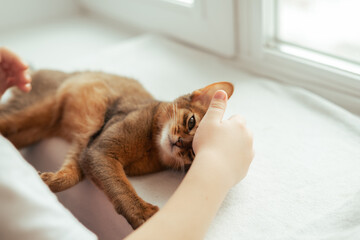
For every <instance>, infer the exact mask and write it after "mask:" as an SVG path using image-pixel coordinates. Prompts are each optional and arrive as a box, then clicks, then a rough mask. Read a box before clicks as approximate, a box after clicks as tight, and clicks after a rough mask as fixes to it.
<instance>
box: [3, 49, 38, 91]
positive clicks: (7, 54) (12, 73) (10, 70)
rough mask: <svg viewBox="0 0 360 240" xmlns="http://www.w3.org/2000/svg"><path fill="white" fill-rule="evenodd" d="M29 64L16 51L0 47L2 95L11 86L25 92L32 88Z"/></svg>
mask: <svg viewBox="0 0 360 240" xmlns="http://www.w3.org/2000/svg"><path fill="white" fill-rule="evenodd" d="M27 69H28V66H27V65H26V64H25V63H24V62H23V61H22V60H21V59H20V58H19V57H18V56H16V54H15V53H13V52H11V51H10V50H8V49H6V48H2V47H0V97H1V95H2V94H3V93H4V92H5V91H6V89H8V88H9V87H11V86H17V87H18V88H19V89H21V90H22V91H24V92H29V91H30V90H31V84H30V82H31V77H30V75H29V74H28V73H27V71H26V70H27Z"/></svg>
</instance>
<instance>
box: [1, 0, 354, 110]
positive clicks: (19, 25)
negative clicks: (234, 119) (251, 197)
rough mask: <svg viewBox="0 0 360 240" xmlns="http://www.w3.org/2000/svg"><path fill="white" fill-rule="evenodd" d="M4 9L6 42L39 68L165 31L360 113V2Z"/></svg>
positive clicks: (73, 2)
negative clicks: (359, 104) (144, 35)
mask: <svg viewBox="0 0 360 240" xmlns="http://www.w3.org/2000/svg"><path fill="white" fill-rule="evenodd" d="M0 5H1V8H0V45H3V46H8V47H9V48H11V49H13V50H14V51H15V52H17V53H18V54H19V55H21V56H22V57H23V58H24V59H26V60H27V61H28V62H29V63H30V64H31V65H33V66H34V67H36V68H61V67H62V66H63V65H64V64H65V63H67V64H69V63H71V61H72V60H75V59H80V58H91V57H94V56H95V55H96V54H97V53H99V52H101V51H104V50H106V49H111V48H112V47H114V46H116V45H118V44H121V43H122V42H124V41H125V40H129V39H131V38H134V37H137V36H140V35H142V34H148V33H151V34H159V35H161V36H164V37H167V38H171V39H172V40H174V41H177V42H180V43H182V44H184V45H186V46H189V47H191V48H195V49H198V50H201V51H203V52H206V53H208V54H211V55H214V56H216V57H218V58H219V59H221V60H224V61H226V62H230V63H232V64H233V65H236V67H238V68H241V69H243V70H245V71H249V72H252V73H254V74H257V75H261V76H266V77H269V78H271V79H273V80H277V81H281V82H284V83H290V84H292V85H296V86H300V87H303V88H306V89H308V90H311V91H312V92H315V93H316V94H318V95H320V96H322V97H325V98H327V99H329V100H331V101H332V102H335V103H336V104H339V105H341V106H342V107H345V108H346V109H348V110H350V111H352V112H354V113H360V109H359V108H358V107H356V106H355V105H358V103H359V98H360V93H359V92H360V65H359V63H360V28H359V27H358V26H357V25H358V23H359V22H360V15H359V14H357V13H358V9H360V2H359V1H357V0H269V1H265V0H252V1H251V0H224V1H216V0H104V1H96V0H52V1H45V0H32V1H26V0H14V1H5V0H0ZM275 62H276V64H274V63H275Z"/></svg>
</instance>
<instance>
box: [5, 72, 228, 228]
mask: <svg viewBox="0 0 360 240" xmlns="http://www.w3.org/2000/svg"><path fill="white" fill-rule="evenodd" d="M32 79H33V82H32V85H33V89H32V91H31V92H30V93H28V94H24V93H22V92H21V91H19V90H17V89H14V91H13V97H12V98H11V99H9V101H8V102H7V103H5V104H2V105H0V132H1V133H2V134H3V135H4V136H5V137H7V138H8V139H9V140H10V141H11V142H12V143H13V144H14V145H15V146H16V147H17V148H22V147H25V146H28V145H30V144H33V143H35V142H37V141H39V140H42V139H44V138H49V137H55V136H56V137H61V138H63V139H65V140H67V141H68V142H70V143H71V147H70V150H69V152H68V153H67V155H66V158H65V161H64V163H63V165H62V167H61V169H60V170H59V171H57V172H55V173H53V172H44V173H41V174H40V176H41V178H42V179H43V181H44V182H45V183H46V184H47V185H48V186H49V188H50V189H51V190H52V191H53V192H59V191H63V190H65V189H67V188H70V187H72V186H74V185H75V184H77V183H78V182H79V181H81V180H82V179H83V178H84V176H87V177H89V178H90V179H91V180H92V181H93V182H94V183H95V184H96V185H97V186H98V187H99V188H101V189H102V190H103V191H104V192H105V194H106V195H107V197H108V198H109V200H110V201H111V202H112V204H113V205H114V207H115V209H116V211H117V212H118V213H119V214H122V215H123V216H124V217H125V218H126V219H127V220H128V222H129V223H130V224H131V226H132V227H133V228H137V227H139V226H140V225H141V224H142V223H144V222H145V221H146V220H147V219H148V218H149V217H151V216H152V215H153V214H154V213H155V212H156V211H158V207H156V206H153V205H151V204H149V203H147V202H145V201H144V200H142V199H141V198H140V197H139V196H138V195H137V194H136V192H135V190H134V188H133V187H132V186H131V184H130V182H129V180H128V179H127V176H137V175H143V174H148V173H153V172H157V171H161V170H163V169H167V168H172V169H179V170H183V169H185V168H187V167H189V166H190V164H191V163H192V161H193V160H194V157H195V156H194V152H193V150H192V140H193V136H194V134H195V131H196V129H197V127H198V124H199V122H200V120H201V119H202V117H203V116H204V114H205V112H206V110H207V108H208V106H209V103H210V100H211V97H212V96H213V94H214V93H215V91H217V90H219V89H223V90H225V91H226V92H227V94H228V96H229V97H230V96H231V95H232V93H233V85H232V84H231V83H228V82H219V83H214V84H211V85H209V86H207V87H205V88H203V89H199V90H196V91H194V92H193V93H191V94H187V95H184V96H181V97H179V98H177V99H175V101H173V102H160V101H157V100H155V99H154V98H153V97H152V96H151V95H150V94H149V93H148V92H147V91H146V90H145V89H144V88H143V87H142V86H141V85H140V84H139V83H138V82H137V81H135V80H132V79H128V78H124V77H119V76H115V75H111V74H105V73H99V72H79V73H72V74H67V73H62V72H58V71H49V70H41V71H38V72H35V73H34V74H33V75H32Z"/></svg>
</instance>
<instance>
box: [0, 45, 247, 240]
mask: <svg viewBox="0 0 360 240" xmlns="http://www.w3.org/2000/svg"><path fill="white" fill-rule="evenodd" d="M27 68H28V67H27V65H26V64H24V63H23V62H22V61H21V59H20V58H19V57H18V56H16V55H15V54H14V53H12V52H11V51H10V50H8V49H6V48H1V47H0V98H1V96H2V94H3V93H4V92H5V91H6V89H8V88H9V87H11V86H17V87H18V88H19V89H21V90H23V91H25V92H28V91H30V90H31V84H30V83H31V78H30V76H29V75H28V74H27V72H26V70H27ZM226 103H227V95H226V93H225V92H224V91H221V90H220V91H217V92H216V93H215V95H214V97H213V99H212V102H211V104H210V107H209V109H208V111H207V113H206V115H205V116H204V118H203V119H202V121H201V123H200V125H199V128H198V129H197V132H196V134H195V137H194V140H193V149H194V152H195V153H196V158H195V160H194V162H193V164H192V167H191V168H190V170H189V171H188V173H187V175H186V177H185V178H184V180H183V181H182V183H181V184H180V186H179V187H178V189H177V190H176V192H175V193H174V194H173V196H172V197H171V198H170V200H169V201H168V202H167V203H166V205H165V206H164V207H163V208H162V209H161V210H160V211H159V212H158V213H156V214H155V215H154V216H153V217H152V218H150V219H149V220H148V221H147V222H146V223H145V224H143V225H142V226H141V227H140V228H138V229H137V230H136V231H134V232H133V233H132V234H130V235H129V236H128V237H127V238H126V239H129V240H136V239H175V240H176V239H203V238H204V236H205V233H206V231H207V229H208V227H209V225H210V223H211V221H212V219H213V218H214V216H215V214H216V212H217V211H218V209H219V207H220V205H221V203H222V201H223V200H224V198H225V196H226V194H227V192H228V191H229V189H230V188H231V187H233V186H234V185H235V184H237V183H238V182H240V181H241V180H242V179H243V178H244V177H245V176H246V174H247V171H248V169H249V166H250V164H251V161H252V159H253V157H254V152H253V140H252V134H251V133H250V132H249V130H248V129H247V128H246V126H245V122H244V120H243V119H242V118H241V117H240V116H239V115H235V116H232V117H231V118H230V119H228V120H222V118H223V115H224V112H225V109H226Z"/></svg>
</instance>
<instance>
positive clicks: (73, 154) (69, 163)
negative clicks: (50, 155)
mask: <svg viewBox="0 0 360 240" xmlns="http://www.w3.org/2000/svg"><path fill="white" fill-rule="evenodd" d="M82 149H83V148H82V145H81V144H79V143H73V145H72V146H71V148H70V150H69V152H68V153H67V155H66V158H65V161H64V163H63V165H62V166H61V168H60V170H59V171H57V172H55V173H53V172H44V173H41V174H40V177H41V179H42V180H43V181H44V182H45V183H46V184H47V185H48V186H49V188H50V190H51V191H52V192H61V191H64V190H66V189H68V188H70V187H72V186H74V185H76V184H77V183H78V182H80V181H81V180H82V179H83V178H84V174H83V173H82V171H81V169H80V166H79V162H78V159H79V156H80V153H81V151H82Z"/></svg>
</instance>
